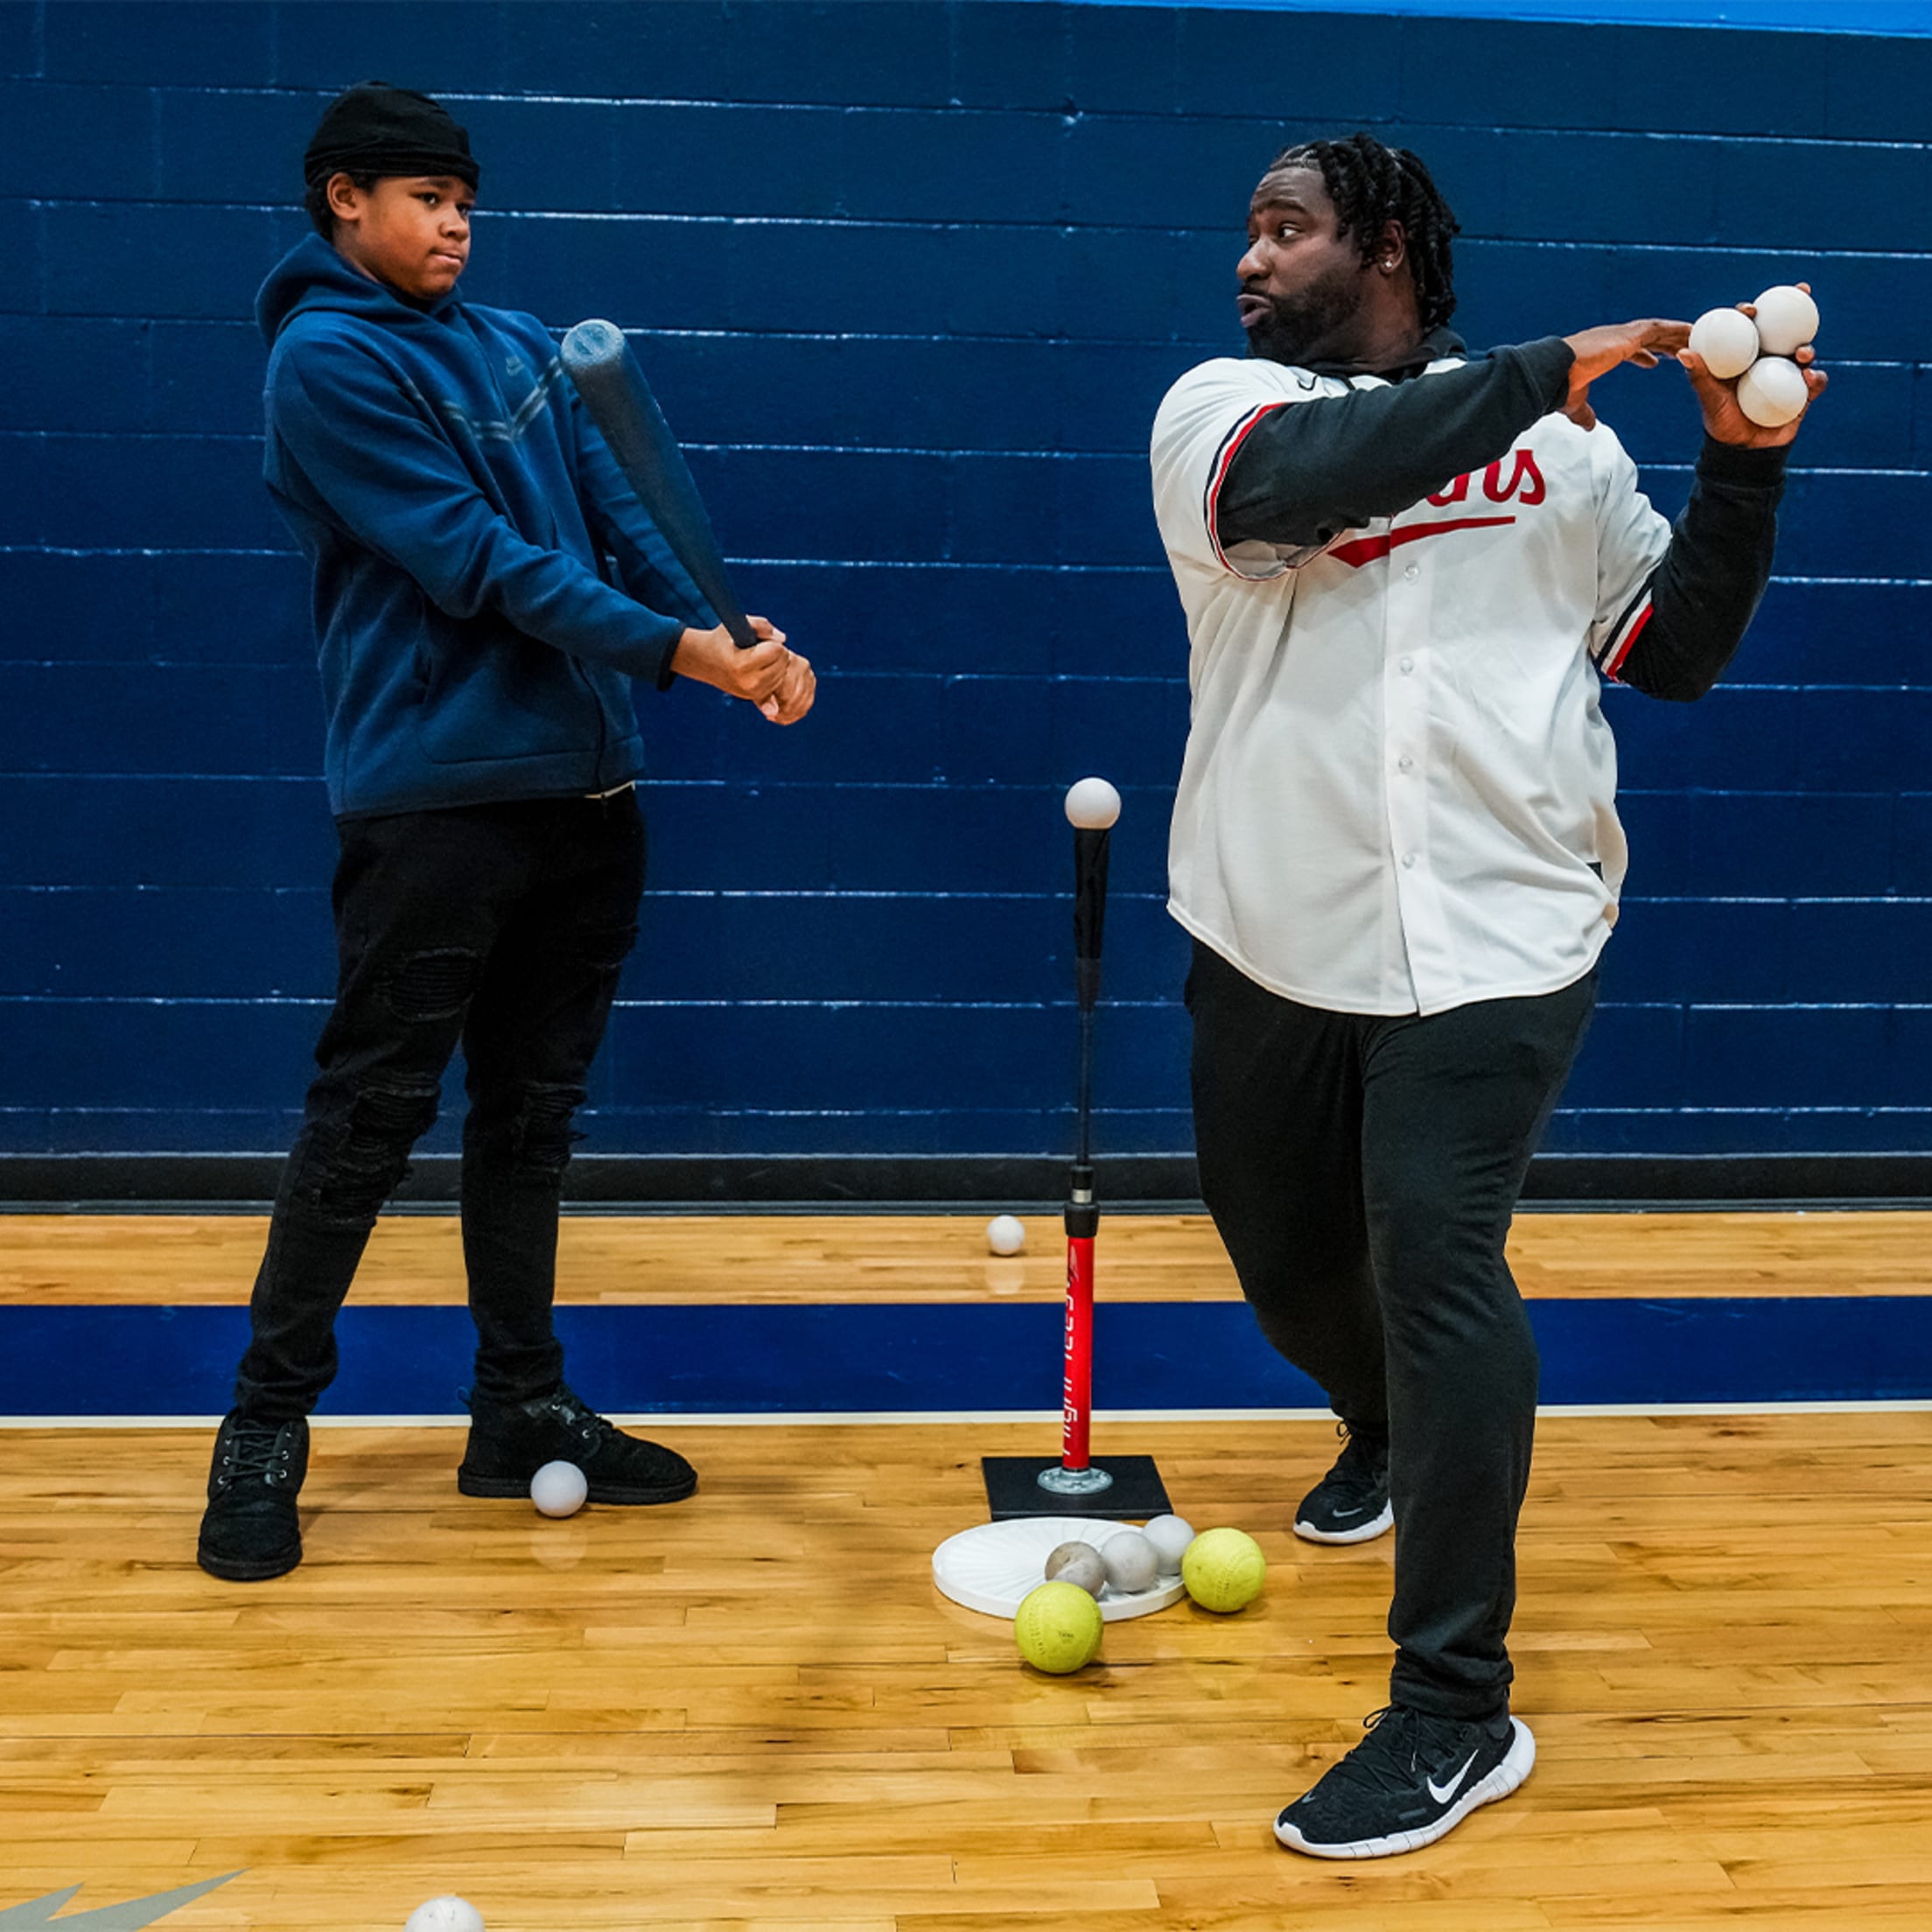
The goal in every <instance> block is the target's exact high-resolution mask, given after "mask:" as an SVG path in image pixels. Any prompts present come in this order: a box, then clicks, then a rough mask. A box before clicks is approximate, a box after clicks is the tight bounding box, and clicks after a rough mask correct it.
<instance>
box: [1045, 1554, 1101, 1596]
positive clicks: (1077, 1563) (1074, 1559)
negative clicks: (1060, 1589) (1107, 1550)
mask: <svg viewBox="0 0 1932 1932" xmlns="http://www.w3.org/2000/svg"><path fill="white" fill-rule="evenodd" d="M1047 1582H1048V1583H1070V1584H1072V1585H1073V1586H1075V1588H1076V1589H1080V1590H1084V1591H1085V1592H1086V1593H1087V1594H1088V1595H1089V1596H1090V1597H1097V1596H1098V1595H1099V1594H1100V1593H1101V1592H1102V1590H1103V1589H1104V1588H1105V1587H1106V1585H1107V1569H1106V1565H1104V1564H1103V1563H1102V1562H1101V1560H1100V1551H1097V1550H1096V1549H1095V1548H1094V1546H1093V1544H1090V1543H1079V1542H1075V1543H1063V1544H1061V1545H1060V1547H1059V1548H1058V1549H1057V1550H1055V1551H1054V1553H1053V1555H1052V1556H1050V1557H1048V1558H1047Z"/></svg>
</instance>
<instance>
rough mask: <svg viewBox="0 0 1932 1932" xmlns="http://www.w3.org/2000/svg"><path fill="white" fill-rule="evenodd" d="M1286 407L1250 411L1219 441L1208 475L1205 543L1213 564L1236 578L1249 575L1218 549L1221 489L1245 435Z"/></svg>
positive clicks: (1204, 505) (1279, 404)
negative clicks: (1211, 546)
mask: <svg viewBox="0 0 1932 1932" xmlns="http://www.w3.org/2000/svg"><path fill="white" fill-rule="evenodd" d="M1287 407H1288V405H1287V404H1286V403H1285V402H1264V403H1261V404H1260V405H1258V406H1257V408H1255V409H1250V410H1249V412H1248V413H1247V415H1246V416H1243V417H1242V419H1241V420H1240V422H1238V423H1236V424H1235V426H1234V427H1233V428H1232V429H1231V430H1229V432H1228V434H1227V435H1226V436H1225V437H1222V444H1221V447H1220V448H1219V449H1218V450H1216V451H1215V460H1214V462H1213V463H1212V465H1209V468H1208V489H1207V493H1206V495H1205V497H1204V499H1203V500H1202V504H1201V514H1202V515H1203V516H1204V517H1205V518H1206V519H1207V522H1208V542H1210V543H1211V544H1212V545H1213V546H1214V550H1215V562H1217V563H1219V564H1220V565H1221V567H1222V570H1229V571H1232V572H1233V573H1234V575H1235V576H1236V577H1246V576H1247V575H1248V572H1247V571H1246V570H1240V569H1238V568H1237V567H1236V565H1234V564H1233V563H1229V561H1228V553H1227V551H1225V550H1224V549H1222V547H1221V531H1220V528H1219V527H1218V526H1219V521H1220V514H1221V486H1222V484H1223V483H1224V482H1226V481H1227V479H1228V471H1229V466H1230V465H1232V464H1233V462H1234V460H1235V452H1236V451H1237V450H1239V449H1240V447H1241V445H1242V444H1243V443H1244V442H1246V441H1247V439H1248V432H1249V430H1251V429H1253V428H1254V426H1255V424H1256V423H1258V422H1260V421H1261V419H1262V417H1263V416H1271V415H1272V414H1273V413H1274V411H1275V410H1277V409H1286V408H1287Z"/></svg>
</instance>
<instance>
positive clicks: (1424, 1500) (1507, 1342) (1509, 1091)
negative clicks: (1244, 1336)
mask: <svg viewBox="0 0 1932 1932" xmlns="http://www.w3.org/2000/svg"><path fill="white" fill-rule="evenodd" d="M1596 998H1597V976H1596V973H1595V972H1594V970H1593V971H1591V972H1589V973H1586V975H1585V976H1584V977H1583V978H1581V979H1579V981H1577V982H1576V984H1573V985H1571V986H1565V987H1564V988H1563V989H1562V990H1561V991H1558V992H1554V993H1544V994H1542V995H1539V996H1537V997H1534V998H1522V999H1487V1000H1480V1001H1477V1002H1475V1003H1474V1004H1473V1005H1467V1006H1458V1007H1454V1008H1453V1009H1451V1010H1450V1011H1449V1012H1443V1013H1432V1014H1431V1015H1430V1016H1429V1017H1428V1018H1426V1019H1424V1018H1422V1017H1420V1016H1419V1015H1416V1014H1406V1015H1398V1016H1395V1017H1392V1018H1386V1019H1383V1018H1376V1017H1373V1016H1369V1015H1364V1014H1357V1013H1340V1012H1327V1011H1325V1010H1323V1009H1320V1008H1318V1007H1313V1006H1304V1005H1299V1004H1298V1003H1297V1002H1296V1001H1294V1000H1292V999H1284V998H1280V997H1279V996H1278V995H1277V994H1275V993H1271V992H1270V991H1267V990H1266V989H1265V988H1264V987H1261V986H1257V984H1255V983H1254V982H1253V981H1252V980H1250V978H1248V977H1247V976H1246V975H1245V974H1243V973H1241V972H1239V971H1237V970H1236V969H1235V968H1234V967H1233V966H1231V965H1229V963H1228V962H1227V961H1226V960H1224V959H1222V957H1221V956H1219V955H1218V954H1216V953H1215V952H1213V951H1212V950H1210V949H1208V947H1206V946H1203V945H1201V944H1200V943H1199V942H1196V944H1195V947H1194V970H1193V971H1192V972H1191V973H1190V974H1189V976H1188V981H1187V1005H1188V1009H1189V1011H1190V1012H1192V1014H1193V1015H1194V1138H1195V1145H1196V1147H1197V1148H1198V1150H1199V1152H1200V1157H1201V1194H1203V1196H1204V1197H1205V1198H1206V1200H1207V1202H1208V1209H1209V1211H1210V1212H1211V1213H1212V1214H1213V1215H1214V1217H1215V1227H1216V1228H1217V1229H1219V1230H1220V1233H1221V1237H1222V1240H1223V1241H1224V1242H1226V1243H1227V1244H1228V1252H1229V1257H1231V1259H1232V1260H1233V1262H1234V1264H1235V1271H1236V1274H1237V1275H1239V1276H1240V1278H1241V1286H1242V1292H1243V1294H1244V1295H1245V1296H1246V1297H1247V1299H1248V1301H1249V1303H1250V1306H1252V1307H1253V1309H1254V1312H1255V1315H1256V1319H1257V1320H1258V1322H1259V1323H1260V1326H1261V1331H1262V1333H1263V1334H1264V1335H1265V1336H1266V1337H1267V1338H1268V1340H1269V1341H1270V1342H1271V1343H1272V1344H1273V1345H1274V1347H1275V1348H1277V1349H1278V1350H1279V1351H1280V1353H1281V1354H1282V1355H1285V1356H1286V1357H1287V1359H1288V1360H1289V1361H1290V1362H1293V1363H1294V1364H1295V1366H1296V1367H1297V1368H1299V1369H1301V1370H1303V1371H1304V1373H1306V1375H1308V1376H1310V1377H1312V1378H1313V1380H1314V1381H1315V1382H1316V1383H1320V1386H1321V1388H1322V1390H1323V1391H1324V1393H1326V1394H1327V1397H1328V1400H1329V1402H1330V1403H1331V1404H1333V1405H1334V1410H1335V1411H1336V1413H1337V1414H1338V1415H1340V1416H1341V1418H1342V1419H1343V1420H1344V1421H1345V1422H1346V1423H1347V1424H1348V1426H1349V1427H1350V1428H1351V1429H1352V1430H1356V1431H1359V1432H1361V1433H1362V1434H1364V1435H1369V1436H1378V1435H1382V1434H1383V1433H1386V1434H1387V1436H1388V1439H1389V1494H1390V1502H1392V1503H1393V1504H1394V1505H1395V1514H1396V1579H1395V1580H1396V1588H1395V1598H1394V1601H1393V1602H1392V1604H1391V1606H1390V1612H1389V1635H1390V1637H1391V1638H1393V1639H1394V1641H1395V1644H1396V1661H1395V1667H1394V1670H1393V1671H1392V1672H1391V1674H1390V1698H1391V1700H1392V1701H1393V1702H1395V1703H1398V1704H1406V1705H1413V1706H1414V1707H1415V1708H1417V1709H1418V1710H1421V1711H1425V1712H1429V1713H1430V1714H1431V1715H1432V1716H1434V1717H1442V1718H1458V1719H1483V1718H1489V1717H1494V1716H1496V1715H1498V1714H1500V1713H1501V1712H1504V1711H1506V1710H1508V1709H1509V1683H1510V1678H1511V1676H1512V1671H1511V1668H1510V1663H1509V1649H1508V1648H1507V1643H1506V1639H1507V1638H1508V1635H1509V1621H1510V1617H1511V1615H1512V1614H1513V1613H1514V1611H1515V1608H1516V1516H1517V1512H1518V1511H1519V1510H1520V1509H1522V1507H1523V1491H1524V1489H1525V1488H1526V1486H1527V1484H1528V1482H1529V1480H1530V1449H1531V1446H1532V1443H1533V1441H1534V1439H1535V1435H1536V1422H1537V1345H1536V1340H1535V1337H1534V1336H1533V1335H1532V1334H1530V1322H1529V1318H1528V1317H1527V1316H1526V1315H1525V1313H1523V1302H1522V1299H1521V1298H1520V1297H1519V1296H1518V1295H1517V1293H1516V1282H1515V1280H1514V1279H1513V1278H1511V1276H1510V1273H1509V1264H1508V1262H1507V1261H1506V1260H1505V1259H1504V1257H1503V1243H1504V1242H1505V1240H1506V1239H1507V1238H1508V1236H1509V1221H1510V1216H1511V1214H1512V1213H1513V1211H1514V1210H1515V1208H1516V1196H1517V1194H1518V1193H1519V1192H1521V1190H1522V1187H1523V1175H1524V1174H1525V1173H1527V1171H1528V1169H1529V1166H1530V1155H1531V1154H1533V1153H1534V1152H1536V1148H1537V1142H1538V1141H1539V1140H1540V1139H1541V1138H1543V1131H1544V1127H1545V1126H1546V1125H1547V1124H1548V1123H1549V1119H1550V1115H1551V1110H1553V1109H1554V1108H1555V1106H1556V1103H1557V1096H1558V1094H1559V1093H1560V1092H1561V1091H1562V1089H1563V1083H1564V1082H1565V1079H1566V1078H1567V1077H1568V1075H1569V1072H1570V1068H1571V1063H1572V1061H1574V1060H1575V1058H1576V1054H1577V1048H1578V1047H1579V1045H1580V1044H1581V1043H1582V1040H1583V1035H1584V1031H1585V1029H1586V1027H1587V1026H1588V1025H1589V1023H1590V1016H1591V1013H1592V1012H1593V1009H1594V1008H1595V1005H1596Z"/></svg>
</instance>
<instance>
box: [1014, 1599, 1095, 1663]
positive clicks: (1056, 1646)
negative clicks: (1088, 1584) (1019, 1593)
mask: <svg viewBox="0 0 1932 1932" xmlns="http://www.w3.org/2000/svg"><path fill="white" fill-rule="evenodd" d="M1101 1628H1102V1625H1101V1616H1100V1606H1099V1605H1098V1604H1097V1603H1096V1602H1095V1601H1094V1600H1093V1599H1092V1598H1091V1597H1090V1596H1089V1595H1088V1594H1087V1593H1086V1592H1085V1591H1084V1590H1082V1589H1080V1588H1078V1587H1077V1586H1075V1585H1074V1584H1070V1583H1064V1582H1056V1583H1043V1584H1041V1585H1040V1586H1039V1587H1038V1588H1037V1589H1034V1590H1030V1591H1029V1592H1028V1593H1026V1596H1025V1597H1024V1598H1023V1599H1022V1600H1021V1601H1020V1606H1019V1611H1018V1613H1017V1614H1015V1616H1014V1618H1013V1642H1015V1643H1016V1644H1018V1645H1019V1654H1020V1656H1022V1657H1024V1658H1025V1659H1026V1662H1027V1663H1030V1664H1032V1665H1033V1669H1034V1670H1044V1671H1046V1672H1047V1675H1048V1676H1049V1677H1066V1676H1068V1675H1069V1674H1070V1673H1071V1672H1073V1671H1075V1670H1085V1669H1086V1667H1087V1666H1088V1665H1089V1663H1092V1662H1093V1661H1094V1659H1095V1658H1096V1657H1097V1656H1099V1655H1100V1633H1101Z"/></svg>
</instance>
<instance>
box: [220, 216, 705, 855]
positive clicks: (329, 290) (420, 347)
mask: <svg viewBox="0 0 1932 1932" xmlns="http://www.w3.org/2000/svg"><path fill="white" fill-rule="evenodd" d="M255 314H256V318H257V319H258V320H259V322H260V323H261V325H262V333H263V334H264V335H265V336H267V338H268V339H269V343H270V344H271V345H272V348H271V353H270V354H269V374H268V390H267V396H266V403H267V413H268V450H267V456H266V459H265V463H264V473H265V475H266V477H267V479H268V486H269V493H270V494H271V495H272V496H273V497H274V498H275V500H276V506H277V507H278V508H279V509H280V510H281V512H282V514H283V516H284V517H286V518H287V519H288V521H289V523H290V527H291V528H293V530H294V532H295V535H296V541H297V542H298V543H299V544H300V545H301V546H302V549H303V551H304V554H305V555H306V556H307V557H308V558H309V561H310V563H311V564H312V565H313V566H314V573H315V577H314V591H313V606H314V617H315V634H316V644H317V650H318V658H319V662H320V669H321V673H322V694H323V701H324V704H325V709H326V711H327V714H328V753H327V760H326V766H327V777H328V787H329V805H330V809H332V811H334V812H335V813H336V814H337V815H338V816H341V817H358V816H372V815H374V814H377V813H382V812H402V811H419V810H424V809H435V808H439V807H445V806H452V805H475V804H486V803H490V802H495V801H499V800H504V799H517V798H551V797H569V796H572V795H578V794H582V793H586V792H596V791H605V790H607V789H609V788H612V787H613V786H617V785H621V784H623V783H624V782H625V781H627V779H632V778H635V777H636V776H637V775H638V774H639V773H640V772H641V770H642V768H643V746H642V742H641V739H640V738H639V736H638V729H637V714H636V711H635V708H634V704H633V703H632V697H631V684H630V681H631V679H633V678H634V677H641V678H648V679H651V680H653V681H654V682H655V683H660V684H664V683H669V678H670V673H669V662H670V655H671V653H672V651H673V650H674V649H675V648H676V644H677V641H678V638H679V636H680V634H682V632H683V629H684V627H685V624H686V623H687V622H689V623H691V624H694V625H698V626H709V625H711V623H713V622H714V621H715V620H714V619H713V617H712V615H711V612H710V611H709V610H708V609H707V608H706V606H705V605H704V599H703V598H701V597H700V596H699V595H698V592H697V589H696V588H695V587H694V586H693V584H691V581H690V577H688V576H687V575H686V574H685V572H684V570H683V568H682V567H681V566H680V565H679V564H678V563H677V562H676V558H675V557H673V556H672V555H671V553H670V551H669V548H668V547H667V545H666V544H665V542H664V540H663V538H662V536H661V535H659V533H658V531H657V529H656V528H655V526H654V525H653V524H652V522H651V521H650V519H649V517H648V516H647V515H646V514H645V512H644V510H643V508H642V507H641V505H640V504H639V502H638V500H637V499H636V497H635V495H634V494H633V493H632V492H631V490H630V489H629V487H628V486H627V485H626V484H625V482H624V480H623V479H622V477H621V476H620V473H619V472H618V469H617V465H616V464H615V463H614V462H613V460H612V458H611V455H610V452H609V451H608V450H607V449H606V446H605V444H604V440H603V438H602V437H600V436H599V435H598V432H597V430H595V429H594V428H592V427H591V424H590V423H589V422H588V420H587V418H586V417H585V416H584V413H583V405H582V404H581V402H579V401H578V400H577V394H576V391H575V389H574V388H572V386H571V384H570V381H568V380H567V379H566V377H565V376H564V374H563V368H562V366H561V364H560V363H559V362H558V360H557V355H556V344H555V343H554V342H553V341H552V340H551V339H550V337H549V332H547V331H546V330H545V329H544V327H543V325H542V323H540V322H539V321H538V320H537V319H536V318H535V317H534V316H528V315H516V314H513V313H511V312H509V311H507V310H502V309H486V308H479V307H474V306H472V305H470V304H466V303H463V302H459V301H458V300H457V299H456V297H455V296H454V295H453V294H451V295H448V296H444V297H443V298H442V299H441V300H440V301H437V302H435V303H432V304H428V305H427V306H418V305H416V304H411V303H409V302H407V301H405V300H404V299H403V298H402V297H400V296H398V295H397V294H395V291H394V290H391V289H389V288H388V287H386V286H385V285H384V284H383V283H380V282H374V281H371V280H370V279H369V277H368V276H365V275H361V274H360V273H358V272H357V270H356V269H353V268H352V267H351V266H350V265H349V263H348V262H346V261H345V260H344V259H343V258H342V256H341V255H339V254H337V253H336V251H335V249H334V248H332V247H331V246H330V245H329V243H328V242H325V241H324V240H323V239H322V237H321V236H320V235H311V236H309V237H308V238H307V239H306V240H305V241H304V242H300V243H299V244H298V245H297V247H295V248H292V249H290V252H289V253H288V254H287V255H285V256H283V259H282V261H281V262H279V263H278V264H277V265H276V269H275V271H274V273H273V274H271V275H270V276H269V278H268V280H267V281H266V282H265V283H263V284H262V292H261V294H260V295H259V296H258V297H256V301H255ZM613 578H614V582H613V581H612V579H613Z"/></svg>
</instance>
